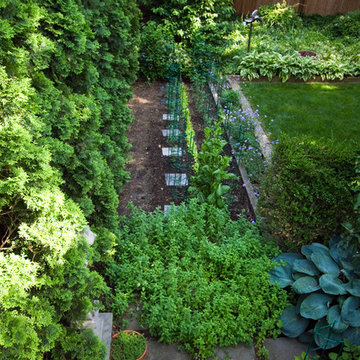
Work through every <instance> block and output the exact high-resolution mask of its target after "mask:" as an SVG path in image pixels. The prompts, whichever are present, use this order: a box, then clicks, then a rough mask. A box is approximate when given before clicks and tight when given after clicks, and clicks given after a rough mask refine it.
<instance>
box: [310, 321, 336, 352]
mask: <svg viewBox="0 0 360 360" xmlns="http://www.w3.org/2000/svg"><path fill="white" fill-rule="evenodd" d="M314 333H315V342H316V344H317V345H318V346H319V347H320V348H321V349H325V350H327V349H332V348H334V347H336V346H338V345H339V344H340V343H341V342H342V339H343V337H342V334H341V333H336V332H335V331H333V330H332V329H331V326H330V325H329V324H328V323H327V321H326V319H321V320H319V321H317V322H316V325H315V328H314Z"/></svg>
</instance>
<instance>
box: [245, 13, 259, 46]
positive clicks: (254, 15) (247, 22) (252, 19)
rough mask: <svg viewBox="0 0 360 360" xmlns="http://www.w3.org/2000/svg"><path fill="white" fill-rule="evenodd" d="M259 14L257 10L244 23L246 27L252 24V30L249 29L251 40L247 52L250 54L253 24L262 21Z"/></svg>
mask: <svg viewBox="0 0 360 360" xmlns="http://www.w3.org/2000/svg"><path fill="white" fill-rule="evenodd" d="M257 13H258V10H257V9H255V10H254V11H253V12H252V14H251V16H250V17H249V18H247V19H245V21H244V22H243V24H244V25H245V26H246V25H248V24H250V29H249V40H248V49H247V51H248V52H249V51H250V43H251V33H252V27H253V22H254V21H256V20H260V16H258V15H257Z"/></svg>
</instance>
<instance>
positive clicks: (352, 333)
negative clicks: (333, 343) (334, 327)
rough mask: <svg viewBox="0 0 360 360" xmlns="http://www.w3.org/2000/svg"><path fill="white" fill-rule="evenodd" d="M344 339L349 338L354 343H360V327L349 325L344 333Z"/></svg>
mask: <svg viewBox="0 0 360 360" xmlns="http://www.w3.org/2000/svg"><path fill="white" fill-rule="evenodd" d="M342 336H343V338H344V339H348V340H349V341H350V343H351V344H353V345H360V327H351V326H349V327H348V328H347V329H346V330H345V331H344V332H343V333H342Z"/></svg>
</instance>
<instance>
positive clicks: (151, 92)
mask: <svg viewBox="0 0 360 360" xmlns="http://www.w3.org/2000/svg"><path fill="white" fill-rule="evenodd" d="M165 85H166V83H165V82H162V81H155V82H153V83H151V84H147V83H146V82H144V81H142V80H139V81H138V82H136V83H135V85H134V87H133V93H134V96H133V99H132V100H131V101H130V103H129V107H130V109H131V111H132V114H133V116H134V121H133V123H132V124H131V126H130V128H129V130H128V133H127V137H128V139H129V142H130V144H131V145H132V148H131V150H130V160H129V161H128V163H127V165H126V170H127V171H129V173H130V180H129V182H128V183H126V184H125V185H124V187H123V191H122V192H121V194H120V196H119V199H120V204H119V208H118V211H119V214H120V215H127V214H129V209H128V207H127V204H128V203H129V202H130V201H131V202H132V203H133V204H134V205H136V206H137V207H140V208H142V209H143V210H145V211H153V210H155V209H156V208H157V207H161V208H163V207H164V205H166V204H171V203H172V202H173V203H175V204H177V203H178V201H176V200H174V199H173V198H172V194H171V193H170V192H169V191H168V188H167V186H166V184H165V173H167V172H173V171H172V170H171V167H170V165H169V159H168V158H167V157H163V156H162V151H161V148H162V147H166V146H167V144H166V139H165V138H164V137H163V135H162V132H161V130H163V129H166V121H164V120H162V115H163V114H166V113H167V110H166V106H165V104H164V101H162V99H165V93H164V87H165ZM186 87H187V90H188V94H189V109H190V115H191V119H192V122H193V126H194V130H195V133H196V143H197V147H198V149H199V150H200V147H201V143H202V140H203V138H204V134H203V127H204V124H203V122H202V119H201V116H200V115H199V114H198V113H197V111H196V107H195V101H194V96H193V92H192V90H191V87H190V85H189V84H187V85H186ZM224 154H225V155H227V156H231V149H230V147H229V146H227V147H225V148H224ZM234 161H235V160H233V161H232V163H231V166H230V171H231V172H234V173H235V174H236V175H237V176H238V177H239V180H238V181H232V182H231V183H230V184H229V185H231V187H232V191H231V200H232V201H231V207H230V211H231V215H232V218H236V217H237V216H238V214H240V213H244V215H245V216H246V217H247V218H248V219H252V218H254V214H253V212H252V209H251V206H250V202H249V199H248V197H247V193H246V190H245V189H244V188H243V187H242V184H243V182H242V179H241V177H240V175H239V174H238V171H237V167H236V166H235V164H234Z"/></svg>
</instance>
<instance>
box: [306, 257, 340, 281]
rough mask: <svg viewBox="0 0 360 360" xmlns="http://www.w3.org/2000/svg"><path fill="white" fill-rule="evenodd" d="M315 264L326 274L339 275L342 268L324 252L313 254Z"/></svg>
mask: <svg viewBox="0 0 360 360" xmlns="http://www.w3.org/2000/svg"><path fill="white" fill-rule="evenodd" d="M311 260H312V262H313V263H314V265H315V266H316V267H317V268H318V269H319V270H320V271H321V272H322V273H324V274H334V275H337V276H338V275H339V274H340V269H339V266H338V265H337V264H336V262H335V261H334V260H333V259H332V258H331V257H330V256H329V255H325V254H322V253H315V252H314V253H313V254H311Z"/></svg>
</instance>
